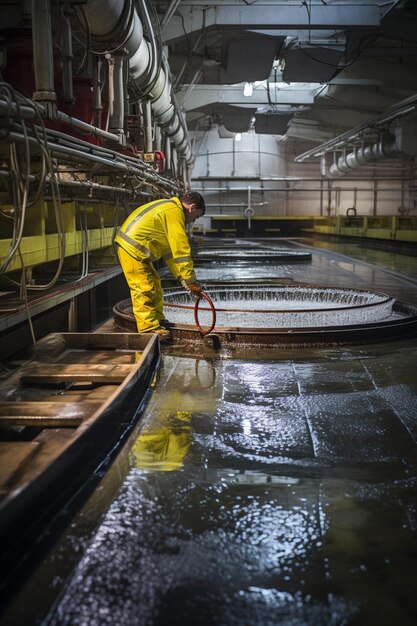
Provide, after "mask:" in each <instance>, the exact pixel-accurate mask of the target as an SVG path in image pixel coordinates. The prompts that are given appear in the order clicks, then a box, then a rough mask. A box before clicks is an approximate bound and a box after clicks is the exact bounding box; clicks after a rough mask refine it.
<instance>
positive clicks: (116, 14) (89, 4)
mask: <svg viewBox="0 0 417 626" xmlns="http://www.w3.org/2000/svg"><path fill="white" fill-rule="evenodd" d="M141 4H142V6H143V7H144V10H146V5H145V3H144V2H141ZM83 9H84V12H85V14H86V17H87V19H88V23H89V27H90V31H91V37H92V39H93V40H95V39H97V40H98V41H100V42H101V43H103V42H105V43H106V45H107V47H108V49H111V48H118V47H120V41H123V48H124V49H125V50H126V51H127V56H128V59H129V72H130V75H131V76H132V78H133V79H134V80H135V81H136V82H137V84H138V86H139V87H140V88H141V90H142V91H145V90H146V89H147V88H148V87H149V86H150V85H152V88H151V91H150V93H149V97H150V99H151V105H152V111H153V113H154V118H155V122H156V123H157V124H158V125H159V126H161V127H162V128H163V130H164V132H165V133H166V134H167V135H168V137H169V138H170V140H171V143H172V144H173V145H174V146H175V147H176V149H177V150H178V152H179V153H180V154H181V156H182V157H183V158H184V159H185V160H186V161H187V162H190V161H191V148H190V144H189V139H188V134H187V131H186V125H185V122H184V118H183V115H182V113H181V111H180V109H179V107H178V106H177V104H176V102H175V99H174V97H173V95H172V90H171V83H170V80H169V77H168V76H169V72H168V70H167V67H166V64H164V65H165V67H159V66H158V64H157V62H156V58H155V51H154V50H153V46H152V45H151V43H148V42H147V41H146V40H145V39H144V37H143V28H142V23H141V21H140V18H139V16H138V14H137V11H136V8H135V7H134V6H133V5H132V4H131V3H127V2H124V0H87V1H86V3H85V4H84V5H83Z"/></svg>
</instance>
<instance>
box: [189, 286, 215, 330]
mask: <svg viewBox="0 0 417 626" xmlns="http://www.w3.org/2000/svg"><path fill="white" fill-rule="evenodd" d="M201 298H204V299H205V300H207V302H208V304H209V306H210V310H211V313H212V320H211V324H210V326H209V327H208V329H206V330H204V329H203V328H202V327H201V326H200V322H199V320H198V306H199V304H200V301H201ZM205 310H207V309H205ZM194 321H195V325H196V326H197V328H198V330H199V331H200V333H201V334H202V335H208V334H209V333H211V331H212V330H213V329H214V327H215V325H216V309H215V308H214V304H213V300H212V299H211V298H210V296H209V295H207V294H206V293H204V291H200V293H198V294H197V298H196V301H195V304H194Z"/></svg>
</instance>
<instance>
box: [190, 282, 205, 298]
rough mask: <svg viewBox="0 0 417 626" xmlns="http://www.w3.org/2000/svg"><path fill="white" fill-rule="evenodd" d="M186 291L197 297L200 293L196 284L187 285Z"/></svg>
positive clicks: (199, 288) (200, 290)
mask: <svg viewBox="0 0 417 626" xmlns="http://www.w3.org/2000/svg"><path fill="white" fill-rule="evenodd" d="M187 289H188V291H192V292H193V293H195V294H197V295H198V294H199V293H201V292H202V289H201V287H200V285H199V284H198V283H189V284H188V285H187Z"/></svg>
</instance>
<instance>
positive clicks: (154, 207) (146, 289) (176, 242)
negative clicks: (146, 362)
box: [114, 191, 205, 340]
mask: <svg viewBox="0 0 417 626" xmlns="http://www.w3.org/2000/svg"><path fill="white" fill-rule="evenodd" d="M204 212H205V202H204V198H203V197H202V196H201V195H200V194H199V193H197V192H196V191H190V192H188V193H186V194H185V195H183V196H181V197H180V198H177V197H173V198H169V199H161V200H156V201H152V202H148V203H147V204H144V205H143V206H140V207H139V208H137V209H136V210H135V211H133V212H132V213H131V214H130V215H129V217H128V218H127V219H126V220H125V222H124V223H123V224H122V225H121V226H120V228H119V229H118V231H117V233H116V237H115V239H114V240H115V243H116V244H117V254H118V257H119V261H120V264H121V266H122V269H123V273H124V275H125V278H126V281H127V284H128V285H129V289H130V295H131V299H132V308H133V314H134V316H135V319H136V325H137V329H138V332H140V333H157V334H158V335H159V336H160V337H161V339H162V340H166V339H169V338H170V332H169V330H167V329H166V328H164V327H163V326H162V325H161V323H162V324H163V323H164V313H163V291H162V287H161V280H160V278H159V276H158V273H157V271H156V269H155V267H154V266H153V261H157V260H158V259H161V258H162V259H164V261H165V262H166V264H167V265H168V267H169V269H170V270H171V272H172V274H173V275H174V277H175V278H178V279H180V281H181V283H182V285H183V287H185V288H186V289H188V290H189V291H192V292H194V293H200V292H201V287H200V285H199V284H198V282H197V279H196V275H195V272H194V266H193V261H192V258H191V249H190V243H189V241H188V237H187V233H186V230H185V225H186V224H190V223H192V222H194V220H196V219H197V218H199V217H201V216H202V215H204Z"/></svg>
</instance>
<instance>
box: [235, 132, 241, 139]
mask: <svg viewBox="0 0 417 626" xmlns="http://www.w3.org/2000/svg"><path fill="white" fill-rule="evenodd" d="M241 139H242V133H236V135H235V140H236V141H240V140H241Z"/></svg>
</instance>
